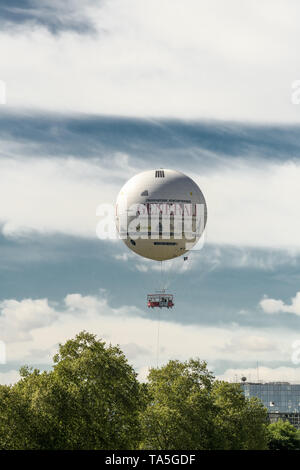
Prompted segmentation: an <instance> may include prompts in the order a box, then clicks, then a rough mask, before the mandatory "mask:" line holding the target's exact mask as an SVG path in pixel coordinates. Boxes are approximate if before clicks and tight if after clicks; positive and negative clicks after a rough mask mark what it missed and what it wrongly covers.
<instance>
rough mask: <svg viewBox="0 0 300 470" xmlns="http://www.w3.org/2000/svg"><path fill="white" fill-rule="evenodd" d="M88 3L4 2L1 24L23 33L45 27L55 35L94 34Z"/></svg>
mask: <svg viewBox="0 0 300 470" xmlns="http://www.w3.org/2000/svg"><path fill="white" fill-rule="evenodd" d="M90 3H91V2H90V1H88V0H82V1H80V2H79V1H78V0H65V1H64V2H63V3H62V2H59V1H58V0H21V1H20V0H9V1H7V0H2V1H1V5H0V13H1V17H0V22H1V26H2V28H4V29H10V31H11V30H20V29H24V28H28V29H29V28H34V27H37V26H40V27H41V26H42V27H44V28H46V29H47V30H49V31H50V32H51V33H53V34H57V33H59V32H61V31H65V30H66V31H68V30H71V31H75V32H77V33H80V34H84V33H87V32H89V33H91V32H93V31H94V28H93V27H92V23H91V21H90V19H89V18H88V17H87V15H86V9H87V8H88V5H89V4H90Z"/></svg>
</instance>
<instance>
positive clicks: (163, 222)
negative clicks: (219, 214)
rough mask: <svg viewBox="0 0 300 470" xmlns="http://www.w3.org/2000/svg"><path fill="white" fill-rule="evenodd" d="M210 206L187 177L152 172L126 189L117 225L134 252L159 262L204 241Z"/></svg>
mask: <svg viewBox="0 0 300 470" xmlns="http://www.w3.org/2000/svg"><path fill="white" fill-rule="evenodd" d="M206 222H207V206H206V201H205V198H204V196H203V193H202V191H201V189H200V188H199V186H198V185H197V184H196V183H195V182H194V181H193V180H192V179H191V178H189V177H188V176H186V175H185V174H183V173H181V172H179V171H175V170H169V169H162V168H160V169H157V170H148V171H144V172H142V173H139V174H137V175H135V176H133V177H132V178H131V179H130V180H129V181H127V183H126V184H125V185H124V186H123V187H122V189H121V191H120V193H119V195H118V198H117V202H116V225H117V230H118V232H119V235H120V238H122V239H123V241H124V243H125V244H126V245H127V246H128V248H129V249H130V250H132V251H133V252H135V253H137V254H138V255H140V256H142V257H144V258H149V259H152V260H156V261H164V260H168V259H172V258H176V257H178V256H181V255H183V254H184V253H186V252H187V251H189V250H190V249H191V248H192V247H193V246H194V245H195V244H196V243H197V242H198V240H199V238H200V237H201V235H202V233H203V231H204V229H205V226H206Z"/></svg>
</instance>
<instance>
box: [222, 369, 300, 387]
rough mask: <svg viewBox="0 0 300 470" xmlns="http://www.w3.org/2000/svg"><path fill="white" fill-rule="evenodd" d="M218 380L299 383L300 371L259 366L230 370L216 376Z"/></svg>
mask: <svg viewBox="0 0 300 470" xmlns="http://www.w3.org/2000/svg"><path fill="white" fill-rule="evenodd" d="M216 377H217V378H218V379H219V380H226V381H229V382H240V380H241V378H242V377H246V378H247V380H248V382H257V381H260V382H290V383H299V382H300V369H299V367H286V366H281V367H274V368H272V367H266V366H259V367H258V368H255V367H249V368H244V369H243V368H230V369H227V370H226V371H225V372H224V373H223V374H218V375H217V376H216Z"/></svg>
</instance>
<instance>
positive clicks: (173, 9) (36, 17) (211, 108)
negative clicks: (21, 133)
mask: <svg viewBox="0 0 300 470" xmlns="http://www.w3.org/2000/svg"><path fill="white" fill-rule="evenodd" d="M52 3H53V2H52ZM65 3H66V2H65ZM81 3H82V2H80V3H79V2H78V1H76V2H74V1H72V2H70V1H69V2H67V3H66V8H64V7H62V6H61V2H60V3H58V2H55V4H54V6H53V7H51V8H50V6H49V5H51V4H50V2H47V3H45V2H44V3H43V5H42V6H43V7H44V8H42V7H41V6H40V2H39V3H37V2H34V5H35V8H34V9H31V10H27V9H26V11H24V8H21V10H20V8H19V10H18V11H17V10H16V9H13V8H10V10H8V9H7V8H6V12H7V11H10V13H11V15H13V14H15V15H14V16H15V17H16V16H17V14H18V13H19V15H20V18H21V20H22V22H21V23H20V26H19V27H18V28H10V29H3V30H2V32H1V34H0V54H1V57H2V61H1V74H2V76H1V79H3V80H5V82H6V83H7V96H8V105H9V106H13V107H25V108H35V109H49V110H50V109H51V110H59V111H67V110H68V111H71V112H77V111H79V112H84V113H96V114H106V115H126V116H129V115H131V116H164V117H179V116H180V117H183V118H199V117H206V118H220V119H233V120H252V121H280V122H282V121H284V122H288V121H289V122H299V107H297V106H295V105H292V104H291V92H292V89H291V84H292V82H293V81H294V80H295V79H297V78H299V77H298V68H297V64H298V56H297V50H296V48H295V47H294V45H295V43H297V41H299V35H300V33H299V28H298V22H297V18H298V17H299V9H300V7H299V4H298V3H297V2H295V1H294V0H289V1H288V2H286V1H283V0H278V1H277V2H276V4H274V2H271V0H262V1H261V2H259V4H256V5H255V7H253V5H251V4H250V3H248V4H241V2H238V1H237V0H228V1H227V2H226V6H225V5H222V4H221V3H220V1H218V0H212V1H210V2H207V1H205V0H202V1H198V0H190V1H189V2H188V7H187V6H186V4H185V3H183V2H182V1H180V0H172V1H171V0H164V1H161V0H152V1H151V2H148V1H147V0H112V1H110V2H98V3H97V4H95V2H84V3H83V6H84V8H82V7H81ZM6 7H7V5H6ZM71 7H72V9H71ZM287 12H288V14H287ZM28 16H29V21H27V20H28ZM33 22H34V27H32V26H33V25H32V23H33ZM55 29H56V30H58V31H56V30H55ZM91 29H92V30H93V34H81V33H82V32H84V33H85V32H90V30H91ZM74 30H75V31H74ZM57 32H59V34H52V33H57ZM32 70H34V73H32ZM220 77H222V78H221V79H220ZM262 103H263V106H262Z"/></svg>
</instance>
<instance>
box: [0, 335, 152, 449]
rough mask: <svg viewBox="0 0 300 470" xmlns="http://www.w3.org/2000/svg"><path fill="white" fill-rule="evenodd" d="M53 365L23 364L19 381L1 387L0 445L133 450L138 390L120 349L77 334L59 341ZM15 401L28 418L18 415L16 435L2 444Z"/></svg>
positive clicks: (91, 336) (137, 429)
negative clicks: (35, 367) (35, 366)
mask: <svg viewBox="0 0 300 470" xmlns="http://www.w3.org/2000/svg"><path fill="white" fill-rule="evenodd" d="M54 363H55V365H54V366H53V370H52V371H50V372H40V371H38V370H34V371H32V370H30V369H28V368H23V369H22V370H21V373H22V379H21V380H20V381H19V382H18V383H17V384H16V385H14V386H13V387H9V388H6V389H2V395H3V396H4V398H5V400H1V398H0V402H1V415H0V418H1V425H0V433H1V434H0V443H1V442H2V443H3V444H2V445H3V448H13V449H15V448H22V449H132V448H135V447H136V446H137V443H138V441H139V435H140V425H139V411H140V409H141V406H142V403H143V402H142V398H141V397H142V388H141V385H140V384H139V382H138V381H137V378H136V373H135V372H134V370H133V369H132V367H131V366H130V365H129V364H128V362H127V360H126V358H125V356H124V354H123V353H122V351H121V350H120V349H119V348H118V347H115V346H111V345H109V346H107V345H106V344H105V342H102V341H99V340H96V337H95V336H94V335H91V334H89V333H86V332H81V333H79V334H78V335H77V336H76V337H75V338H74V339H71V340H69V341H67V342H66V343H65V344H61V345H59V352H58V354H56V356H55V357H54ZM18 402H20V403H21V405H22V406H21V409H22V415H24V416H25V417H26V419H23V420H20V419H17V421H16V423H15V431H16V436H17V438H16V439H14V437H13V436H11V438H10V440H9V441H7V442H6V443H5V435H6V433H9V434H11V433H10V430H9V425H10V424H11V423H12V422H13V421H14V416H15V415H16V413H17V412H16V411H14V403H18ZM21 425H22V428H21ZM22 433H23V435H24V439H23V441H22V439H21V437H20V438H19V436H22ZM25 436H26V438H25Z"/></svg>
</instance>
